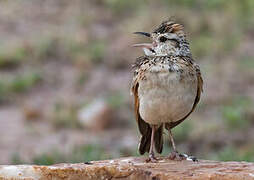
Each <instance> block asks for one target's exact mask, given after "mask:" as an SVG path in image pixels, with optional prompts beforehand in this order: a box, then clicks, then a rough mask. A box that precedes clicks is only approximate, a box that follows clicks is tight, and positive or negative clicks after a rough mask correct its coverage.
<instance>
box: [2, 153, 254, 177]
mask: <svg viewBox="0 0 254 180" xmlns="http://www.w3.org/2000/svg"><path fill="white" fill-rule="evenodd" d="M0 179H26V180H30V179H31V180H32V179H54V180H56V179H72V180H75V179H105V180H106V179H133V180H134V179H144V180H145V179H151V180H164V179H165V180H166V179H179V180H180V179H181V180H182V179H196V180H198V179H202V180H203V179H223V180H238V179H247V180H248V179H254V163H247V162H217V161H207V160H200V161H199V162H191V161H171V160H167V159H160V160H159V162H158V163H145V158H143V157H141V158H137V157H128V158H121V159H114V160H105V161H92V162H91V163H77V164H65V163H62V164H56V165H52V166H37V165H17V166H16V165H1V166H0Z"/></svg>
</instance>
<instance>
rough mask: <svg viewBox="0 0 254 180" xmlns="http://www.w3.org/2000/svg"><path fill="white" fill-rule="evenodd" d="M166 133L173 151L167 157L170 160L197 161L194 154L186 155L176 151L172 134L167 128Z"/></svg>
mask: <svg viewBox="0 0 254 180" xmlns="http://www.w3.org/2000/svg"><path fill="white" fill-rule="evenodd" d="M168 134H169V139H170V141H171V144H172V147H173V151H172V152H171V153H170V155H169V159H171V160H178V161H181V160H186V159H187V160H192V161H198V160H197V158H195V157H194V156H188V155H186V154H180V153H178V151H177V150H176V145H175V141H174V138H173V134H172V132H171V130H168Z"/></svg>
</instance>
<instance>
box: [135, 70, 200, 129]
mask: <svg viewBox="0 0 254 180" xmlns="http://www.w3.org/2000/svg"><path fill="white" fill-rule="evenodd" d="M184 74H185V73H184ZM182 75H183V74H182ZM145 77H146V78H145V79H144V80H141V81H140V82H139V90H138V96H139V100H140V101H139V102H140V106H139V113H140V115H141V117H142V119H144V121H146V122H147V123H149V124H161V123H166V122H175V121H178V120H180V119H182V118H183V117H185V116H186V115H187V114H188V113H189V112H190V111H191V109H192V107H193V104H194V101H195V98H196V95H197V77H196V76H190V75H187V74H185V75H184V77H183V76H182V80H180V79H181V77H180V73H179V72H178V73H177V72H169V71H168V70H165V71H164V72H161V71H160V72H146V74H145Z"/></svg>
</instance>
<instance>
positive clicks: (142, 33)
mask: <svg viewBox="0 0 254 180" xmlns="http://www.w3.org/2000/svg"><path fill="white" fill-rule="evenodd" d="M133 34H140V35H144V36H146V37H151V34H150V33H147V32H134V33H133Z"/></svg>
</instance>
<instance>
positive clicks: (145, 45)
mask: <svg viewBox="0 0 254 180" xmlns="http://www.w3.org/2000/svg"><path fill="white" fill-rule="evenodd" d="M133 34H139V35H143V36H146V37H151V34H150V33H147V32H134V33H133ZM132 47H141V48H147V49H151V48H152V47H153V46H152V44H151V43H140V44H133V45H132Z"/></svg>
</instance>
